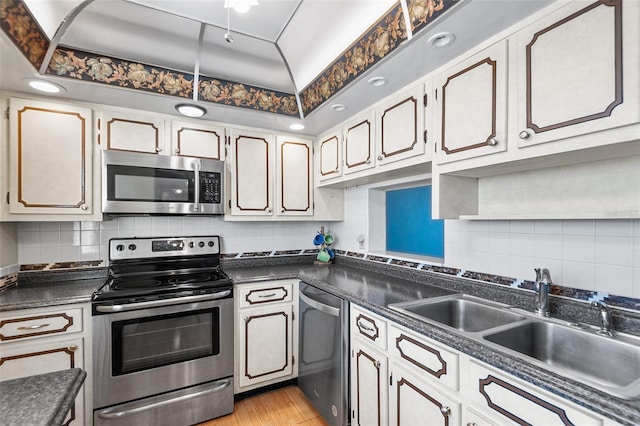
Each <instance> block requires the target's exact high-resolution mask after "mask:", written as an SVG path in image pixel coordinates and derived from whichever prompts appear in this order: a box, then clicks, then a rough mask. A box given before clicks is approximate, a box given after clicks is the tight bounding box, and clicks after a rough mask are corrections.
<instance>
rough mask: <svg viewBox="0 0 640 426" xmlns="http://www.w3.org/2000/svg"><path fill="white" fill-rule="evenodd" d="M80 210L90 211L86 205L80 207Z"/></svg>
mask: <svg viewBox="0 0 640 426" xmlns="http://www.w3.org/2000/svg"><path fill="white" fill-rule="evenodd" d="M80 209H81V210H89V206H88V205H86V204H83V205H81V206H80Z"/></svg>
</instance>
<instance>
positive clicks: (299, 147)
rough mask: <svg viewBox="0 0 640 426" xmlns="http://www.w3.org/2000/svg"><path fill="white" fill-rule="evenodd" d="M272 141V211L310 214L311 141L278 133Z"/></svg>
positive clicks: (295, 214) (300, 214)
mask: <svg viewBox="0 0 640 426" xmlns="http://www.w3.org/2000/svg"><path fill="white" fill-rule="evenodd" d="M276 144H277V148H276V149H277V154H276V191H275V192H276V214H277V215H279V216H312V215H313V142H312V141H310V140H307V139H301V138H296V137H291V136H278V137H277V139H276Z"/></svg>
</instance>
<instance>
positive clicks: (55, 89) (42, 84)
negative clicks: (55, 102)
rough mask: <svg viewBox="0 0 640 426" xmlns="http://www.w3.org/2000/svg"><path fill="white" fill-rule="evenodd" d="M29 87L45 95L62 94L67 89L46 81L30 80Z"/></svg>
mask: <svg viewBox="0 0 640 426" xmlns="http://www.w3.org/2000/svg"><path fill="white" fill-rule="evenodd" d="M29 86H30V87H31V88H32V89H36V90H39V91H40V92H45V93H60V92H63V91H64V90H65V88H64V87H62V86H60V85H59V84H56V83H52V82H50V81H45V80H29Z"/></svg>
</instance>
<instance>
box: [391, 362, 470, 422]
mask: <svg viewBox="0 0 640 426" xmlns="http://www.w3.org/2000/svg"><path fill="white" fill-rule="evenodd" d="M390 376H391V387H390V391H389V392H390V395H389V424H390V425H392V426H413V425H429V426H436V425H442V426H454V425H460V424H461V423H460V422H461V416H462V414H461V404H460V402H458V401H456V400H455V399H453V398H452V397H450V396H447V395H446V394H444V393H443V392H440V391H438V390H436V389H435V388H434V387H433V386H432V385H430V384H428V383H427V382H425V381H422V380H420V379H418V378H417V377H416V376H414V375H413V374H411V373H409V372H408V371H406V370H405V369H403V368H402V367H400V366H399V365H398V364H396V363H395V362H392V363H391V373H390Z"/></svg>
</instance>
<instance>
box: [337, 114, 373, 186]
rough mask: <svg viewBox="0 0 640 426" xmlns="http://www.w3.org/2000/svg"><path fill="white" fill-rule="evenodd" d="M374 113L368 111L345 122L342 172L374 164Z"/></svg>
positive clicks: (356, 170)
mask: <svg viewBox="0 0 640 426" xmlns="http://www.w3.org/2000/svg"><path fill="white" fill-rule="evenodd" d="M374 123H375V121H374V115H373V111H370V112H368V113H366V114H364V115H362V116H359V117H356V118H354V119H353V120H351V121H349V122H348V123H347V124H345V126H344V127H345V131H344V147H343V149H344V174H348V173H355V172H359V171H361V170H366V169H369V168H371V167H373V166H375V161H374V158H373V150H374V143H373V141H374V135H375V133H374V132H375V128H374Z"/></svg>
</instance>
